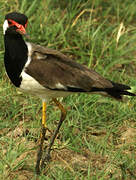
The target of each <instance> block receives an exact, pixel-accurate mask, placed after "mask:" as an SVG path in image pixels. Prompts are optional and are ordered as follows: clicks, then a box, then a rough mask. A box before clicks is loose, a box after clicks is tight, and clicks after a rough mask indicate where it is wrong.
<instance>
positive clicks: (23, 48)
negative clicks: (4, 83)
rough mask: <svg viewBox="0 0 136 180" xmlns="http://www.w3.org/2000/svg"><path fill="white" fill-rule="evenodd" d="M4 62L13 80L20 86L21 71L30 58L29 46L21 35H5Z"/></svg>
mask: <svg viewBox="0 0 136 180" xmlns="http://www.w3.org/2000/svg"><path fill="white" fill-rule="evenodd" d="M4 42H5V55H4V64H5V68H6V72H7V75H8V77H9V78H10V80H11V82H12V83H13V84H14V85H15V86H16V87H19V86H20V84H21V81H22V77H21V72H22V70H23V68H24V66H25V63H26V61H27V58H28V55H27V54H28V48H27V45H26V44H25V42H24V40H23V38H22V36H21V35H18V36H17V35H16V36H15V35H5V36H4Z"/></svg>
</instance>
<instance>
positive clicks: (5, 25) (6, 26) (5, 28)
mask: <svg viewBox="0 0 136 180" xmlns="http://www.w3.org/2000/svg"><path fill="white" fill-rule="evenodd" d="M8 28H9V25H8V21H7V20H5V21H4V24H3V34H5V33H6V31H7V29H8Z"/></svg>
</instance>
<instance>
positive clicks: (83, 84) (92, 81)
mask: <svg viewBox="0 0 136 180" xmlns="http://www.w3.org/2000/svg"><path fill="white" fill-rule="evenodd" d="M26 73H27V74H29V75H30V76H32V77H33V78H35V79H36V80H37V81H38V82H39V83H40V84H41V85H42V86H44V87H46V88H49V89H52V90H53V89H54V90H64V91H75V92H90V91H91V90H92V88H100V89H101V88H102V89H103V88H112V87H113V85H112V83H111V82H110V81H108V80H106V79H105V78H103V77H102V76H100V75H99V74H98V73H96V72H95V71H93V70H91V69H88V68H87V67H86V66H83V65H80V64H78V63H76V62H74V61H72V60H71V59H69V58H68V57H67V56H65V55H64V54H62V53H60V52H58V51H56V50H52V49H48V48H44V47H42V46H39V45H35V44H32V61H31V63H30V64H29V66H28V67H27V68H26Z"/></svg>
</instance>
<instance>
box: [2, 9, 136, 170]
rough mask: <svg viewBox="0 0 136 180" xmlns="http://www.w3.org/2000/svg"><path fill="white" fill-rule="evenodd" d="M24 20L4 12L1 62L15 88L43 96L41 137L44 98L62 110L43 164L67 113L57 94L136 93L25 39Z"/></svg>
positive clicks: (117, 97) (44, 127) (25, 22)
mask: <svg viewBox="0 0 136 180" xmlns="http://www.w3.org/2000/svg"><path fill="white" fill-rule="evenodd" d="M27 22H28V18H27V17H26V16H25V15H24V14H21V13H17V12H12V13H9V14H7V15H6V17H5V21H4V24H3V30H4V43H5V55H4V63H5V68H6V72H7V75H8V77H9V79H10V80H11V82H12V83H13V84H14V85H15V86H16V87H17V88H19V89H20V90H23V91H25V92H28V93H31V94H33V95H36V96H38V97H40V98H41V99H42V101H43V111H42V127H43V131H42V133H43V135H42V137H44V135H45V132H46V129H47V127H46V116H45V110H46V102H47V101H48V100H50V99H51V100H53V101H54V102H55V104H56V105H57V106H58V107H59V109H60V110H61V118H60V121H59V124H58V127H57V129H56V131H55V132H54V135H53V137H52V138H51V141H50V144H49V146H48V149H47V150H46V155H45V157H44V158H43V160H42V163H41V166H43V165H44V161H47V160H49V157H50V151H51V147H52V145H53V143H54V140H55V138H56V136H57V133H58V131H59V129H60V126H61V124H62V122H63V121H64V119H65V117H66V111H65V109H64V108H63V106H62V105H61V104H60V103H59V102H58V101H57V99H56V98H58V97H65V96H68V95H70V94H73V93H88V94H89V93H98V94H102V95H104V96H110V97H112V98H115V99H117V100H121V99H122V95H128V96H135V94H133V93H130V92H128V91H127V90H129V89H131V88H130V87H129V86H126V85H122V84H118V83H114V82H112V81H109V80H107V79H105V78H103V77H102V76H101V75H99V74H98V73H97V72H95V71H93V70H91V69H89V68H87V67H86V66H83V65H80V64H78V63H76V62H74V61H72V60H71V59H70V58H68V57H67V56H65V55H64V54H62V53H60V52H58V51H56V50H52V49H48V48H45V47H42V46H39V45H36V44H33V43H29V42H25V41H24V40H23V37H22V35H25V34H26V26H27ZM42 137H41V148H42V144H43V138H42ZM41 151H42V150H41ZM41 151H39V152H41ZM40 160H41V154H39V155H38V159H37V165H36V170H37V172H38V171H39V166H40Z"/></svg>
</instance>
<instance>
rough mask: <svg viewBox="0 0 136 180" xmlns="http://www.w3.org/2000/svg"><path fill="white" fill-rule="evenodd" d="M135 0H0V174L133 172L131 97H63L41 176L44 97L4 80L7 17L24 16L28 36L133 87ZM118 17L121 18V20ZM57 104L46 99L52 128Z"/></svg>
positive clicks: (71, 179)
mask: <svg viewBox="0 0 136 180" xmlns="http://www.w3.org/2000/svg"><path fill="white" fill-rule="evenodd" d="M135 6H136V1H129V0H125V1H115V0H111V1H106V0H101V1H100V0H96V1H91V0H88V1H87V0H82V1H81V0H75V1H72V0H69V1H60V0H54V1H51V0H46V1H45V0H34V1H32V0H30V1H26V0H16V1H13V0H6V1H5V0H1V3H0V12H1V13H0V27H1V28H0V34H1V36H0V37H1V43H0V68H1V73H0V95H1V96H0V159H1V161H0V179H3V180H4V179H7V180H10V179H14V180H15V179H19V180H25V179H33V180H34V179H37V178H38V179H39V180H42V179H47V180H52V179H57V180H64V179H66V180H77V179H82V180H83V179H88V180H90V179H91V180H97V179H100V180H105V179H112V180H114V179H121V180H122V179H123V180H124V179H126V180H128V179H135V178H136V175H135V174H136V153H135V152H136V120H135V119H136V99H135V98H133V97H130V98H127V97H125V98H124V103H122V102H117V101H115V100H112V99H110V98H105V97H101V96H99V95H89V96H88V95H85V94H80V95H79V94H77V95H73V96H69V97H67V98H65V99H61V101H62V103H63V104H64V106H65V107H66V108H67V109H68V113H67V118H66V120H65V122H64V124H63V126H62V128H61V130H60V134H59V138H58V139H57V140H56V142H55V145H54V149H53V151H52V161H51V163H50V165H49V167H48V168H47V169H46V176H45V175H44V174H41V175H40V176H39V177H36V174H35V173H34V166H35V161H36V152H37V146H38V141H37V139H38V138H39V136H40V127H41V102H40V100H39V99H37V98H36V97H31V96H29V95H27V94H22V93H20V92H19V91H18V90H17V89H16V88H15V87H13V85H12V84H11V83H10V82H9V80H8V78H7V76H6V73H5V69H4V65H3V56H4V45H3V35H2V24H3V21H4V16H5V14H7V13H8V12H11V11H20V12H22V13H25V14H26V15H27V16H28V17H29V25H28V28H27V31H28V34H30V36H31V42H34V43H38V44H41V45H43V46H48V47H50V48H53V49H58V50H60V51H61V52H63V53H65V54H66V55H68V56H70V57H71V58H73V60H74V61H78V62H79V63H81V64H85V65H87V66H88V67H90V68H93V69H95V70H96V71H97V72H99V73H100V74H101V75H103V76H104V77H106V78H108V79H110V80H113V81H116V82H120V83H124V84H128V85H131V86H132V87H133V89H136V85H135V82H136V80H135V67H136V62H135V59H136V56H135V41H136V28H135V19H136V15H135ZM122 23H123V24H122ZM59 113H60V112H59V110H58V109H57V108H56V107H55V106H52V103H49V104H48V110H47V117H48V127H49V128H50V129H51V130H52V131H53V130H54V129H55V127H56V125H57V122H58V120H59Z"/></svg>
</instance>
